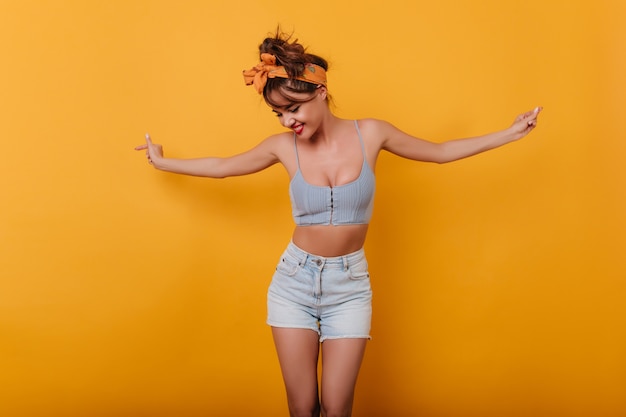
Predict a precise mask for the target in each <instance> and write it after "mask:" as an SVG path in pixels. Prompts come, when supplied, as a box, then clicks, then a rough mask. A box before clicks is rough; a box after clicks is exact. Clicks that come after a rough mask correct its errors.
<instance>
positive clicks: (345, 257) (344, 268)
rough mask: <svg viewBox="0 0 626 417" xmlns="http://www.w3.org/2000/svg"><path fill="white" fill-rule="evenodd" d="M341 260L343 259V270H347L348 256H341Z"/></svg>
mask: <svg viewBox="0 0 626 417" xmlns="http://www.w3.org/2000/svg"><path fill="white" fill-rule="evenodd" d="M341 260H342V261H343V270H344V271H347V270H348V257H347V256H342V257H341Z"/></svg>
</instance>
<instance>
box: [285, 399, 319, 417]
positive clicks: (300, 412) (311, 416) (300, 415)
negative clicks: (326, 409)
mask: <svg viewBox="0 0 626 417" xmlns="http://www.w3.org/2000/svg"><path fill="white" fill-rule="evenodd" d="M319 415H320V405H319V403H317V402H315V403H313V404H292V403H290V404H289V416H290V417H319Z"/></svg>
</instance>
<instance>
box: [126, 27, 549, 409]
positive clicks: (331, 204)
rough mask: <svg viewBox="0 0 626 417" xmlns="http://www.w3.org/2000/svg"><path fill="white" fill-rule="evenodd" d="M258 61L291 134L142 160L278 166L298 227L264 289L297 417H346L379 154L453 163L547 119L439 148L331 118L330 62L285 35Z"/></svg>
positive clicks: (358, 349)
mask: <svg viewBox="0 0 626 417" xmlns="http://www.w3.org/2000/svg"><path fill="white" fill-rule="evenodd" d="M259 51H260V58H261V62H260V63H259V64H258V65H256V66H255V67H254V68H252V69H250V70H247V71H244V79H245V81H246V84H248V85H253V86H254V88H255V89H256V91H257V92H258V93H259V94H263V97H264V99H265V101H266V103H267V104H268V105H269V107H270V108H271V109H272V111H273V112H274V113H275V114H276V116H277V117H278V120H279V121H280V123H281V124H282V125H283V126H284V127H285V128H287V129H288V131H287V132H283V133H279V134H276V135H273V136H270V137H268V138H267V139H265V140H263V141H262V142H261V143H259V144H258V145H257V146H256V147H254V148H252V149H250V150H248V151H246V152H243V153H241V154H238V155H235V156H231V157H226V158H218V157H207V158H198V159H184V160H183V159H172V158H165V157H164V156H163V149H162V147H161V145H158V144H155V143H153V142H152V141H151V139H150V137H149V136H148V135H146V143H145V144H143V145H141V146H138V147H137V148H136V149H137V150H145V151H146V155H147V158H148V160H149V162H150V163H151V164H152V165H153V166H154V167H155V168H157V169H160V170H163V171H169V172H174V173H178V174H186V175H194V176H202V177H211V178H223V177H229V176H235V175H245V174H252V173H254V172H258V171H261V170H263V169H265V168H267V167H269V166H271V165H273V164H276V163H281V164H282V165H283V166H284V167H285V169H286V170H287V172H288V173H289V176H290V178H291V182H290V183H289V193H290V197H291V203H292V211H293V218H294V220H295V223H296V227H295V230H294V232H293V236H292V239H291V242H290V243H289V245H288V246H287V248H286V250H285V252H284V253H283V255H282V257H281V258H280V261H279V263H278V266H277V267H276V271H275V273H274V276H273V279H272V282H271V284H270V287H269V290H268V297H267V304H268V315H267V323H268V324H269V325H270V326H271V327H272V333H273V337H274V341H275V345H276V350H277V353H278V358H279V362H280V366H281V370H282V374H283V378H284V382H285V386H286V390H287V398H288V403H289V411H290V415H291V416H308V417H310V416H319V415H320V413H321V415H323V416H327V417H330V416H349V415H351V410H352V403H353V398H354V388H355V385H356V380H357V374H358V372H359V368H360V366H361V360H362V358H363V354H364V351H365V345H366V342H367V340H368V339H369V331H370V319H371V288H370V281H369V274H368V269H367V261H366V259H365V255H364V253H363V244H364V242H365V236H366V233H367V227H368V223H369V220H370V217H371V214H372V201H373V197H374V185H375V180H374V167H375V166H376V159H377V157H378V154H379V152H380V151H383V150H384V151H388V152H391V153H393V154H396V155H398V156H400V157H403V158H408V159H412V160H416V161H427V162H437V163H444V162H450V161H455V160H458V159H461V158H466V157H468V156H471V155H475V154H478V153H480V152H484V151H487V150H490V149H493V148H496V147H499V146H502V145H504V144H507V143H510V142H513V141H516V140H518V139H521V138H523V137H524V136H526V135H527V134H528V133H529V132H530V131H532V130H533V129H534V128H535V126H536V124H537V115H538V114H539V112H540V111H541V108H539V107H537V108H536V109H535V110H533V111H529V112H526V113H523V114H521V115H519V116H518V117H517V118H516V119H515V121H514V122H513V124H512V125H511V126H510V127H509V128H507V129H504V130H501V131H498V132H495V133H490V134H487V135H484V136H479V137H474V138H468V139H458V140H452V141H448V142H444V143H432V142H429V141H426V140H423V139H418V138H415V137H413V136H410V135H408V134H406V133H403V132H402V131H400V130H398V129H397V128H396V127H394V126H392V125H391V124H389V123H387V122H384V121H381V120H374V119H362V120H358V121H357V120H344V119H340V118H338V117H337V116H335V115H334V114H333V113H332V111H331V109H330V107H329V95H328V89H327V85H326V71H327V70H328V64H327V62H326V61H325V60H324V59H323V58H321V57H319V56H316V55H312V54H309V53H307V52H306V51H305V49H304V47H303V46H302V45H300V44H299V43H297V41H291V39H290V37H289V36H286V35H284V34H281V33H280V32H277V34H276V35H275V36H274V37H271V38H267V39H265V40H264V41H263V43H262V44H261V45H260V46H259ZM320 344H321V354H322V373H321V384H318V379H317V364H318V354H319V352H320ZM318 386H319V387H320V390H319V391H318ZM320 391H321V392H320Z"/></svg>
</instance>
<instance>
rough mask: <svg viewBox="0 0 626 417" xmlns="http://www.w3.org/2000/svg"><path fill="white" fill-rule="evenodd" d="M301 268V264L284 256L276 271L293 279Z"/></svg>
mask: <svg viewBox="0 0 626 417" xmlns="http://www.w3.org/2000/svg"><path fill="white" fill-rule="evenodd" d="M299 268H300V264H299V263H298V262H297V261H296V260H295V259H292V258H290V257H289V256H283V257H282V258H281V259H280V262H278V265H277V266H276V271H277V272H279V273H281V274H283V275H286V276H288V277H292V276H294V275H296V272H298V269H299Z"/></svg>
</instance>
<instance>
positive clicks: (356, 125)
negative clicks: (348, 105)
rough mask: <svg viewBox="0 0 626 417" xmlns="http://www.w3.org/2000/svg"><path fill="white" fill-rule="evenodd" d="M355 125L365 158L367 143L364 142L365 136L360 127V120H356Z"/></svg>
mask: <svg viewBox="0 0 626 417" xmlns="http://www.w3.org/2000/svg"><path fill="white" fill-rule="evenodd" d="M354 126H355V127H356V133H357V134H358V135H359V141H360V142H361V151H362V152H363V159H365V143H364V142H363V137H362V136H361V129H359V123H358V121H356V120H355V121H354Z"/></svg>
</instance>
